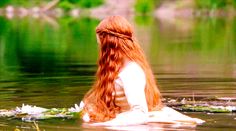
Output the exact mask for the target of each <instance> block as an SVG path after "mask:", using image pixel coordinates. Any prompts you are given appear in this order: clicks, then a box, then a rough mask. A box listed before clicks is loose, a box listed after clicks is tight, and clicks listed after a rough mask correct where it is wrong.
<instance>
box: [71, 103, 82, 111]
mask: <svg viewBox="0 0 236 131" xmlns="http://www.w3.org/2000/svg"><path fill="white" fill-rule="evenodd" d="M81 110H82V108H80V107H79V106H78V105H77V104H75V107H71V108H69V109H68V111H70V112H80V111H81Z"/></svg>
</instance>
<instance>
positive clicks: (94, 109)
mask: <svg viewBox="0 0 236 131" xmlns="http://www.w3.org/2000/svg"><path fill="white" fill-rule="evenodd" d="M96 33H97V41H98V44H99V48H100V50H99V60H98V70H97V73H96V81H95V83H94V85H93V87H92V89H90V91H89V92H88V93H87V94H86V95H85V96H84V99H83V102H84V109H83V119H84V120H85V121H87V122H98V123H95V124H94V125H106V126H118V125H133V124H144V123H147V122H179V121H185V122H193V123H198V122H199V121H200V120H199V119H195V118H190V117H188V116H185V115H183V114H181V113H179V112H177V111H174V110H173V109H170V108H168V107H164V106H163V104H162V102H161V94H160V92H159V90H158V88H157V86H156V83H155V78H154V76H153V73H152V70H151V68H150V66H149V64H148V62H147V60H146V58H145V55H144V53H143V51H142V49H141V48H140V46H139V44H138V43H137V42H136V40H135V38H134V35H133V29H132V27H131V25H130V24H129V22H128V21H127V20H126V19H124V18H123V17H121V16H110V17H108V18H106V19H104V20H102V21H101V22H100V24H99V25H98V26H97V28H96Z"/></svg>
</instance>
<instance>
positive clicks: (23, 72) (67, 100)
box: [0, 16, 236, 131]
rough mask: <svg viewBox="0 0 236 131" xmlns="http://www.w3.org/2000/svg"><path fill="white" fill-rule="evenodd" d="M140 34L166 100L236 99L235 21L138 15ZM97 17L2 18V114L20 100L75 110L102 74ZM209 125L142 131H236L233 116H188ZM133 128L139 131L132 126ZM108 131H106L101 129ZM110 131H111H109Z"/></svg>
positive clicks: (5, 123)
mask: <svg viewBox="0 0 236 131" xmlns="http://www.w3.org/2000/svg"><path fill="white" fill-rule="evenodd" d="M129 21H130V22H131V23H132V24H133V25H134V28H135V33H136V36H137V38H138V40H139V42H140V44H141V46H142V47H143V49H144V51H145V53H146V55H147V58H148V60H149V62H150V64H151V67H152V68H153V71H154V73H155V77H156V79H157V82H158V85H159V88H160V90H161V92H162V94H163V96H164V97H165V98H166V97H171V98H175V99H183V98H189V97H192V96H194V97H196V98H197V97H198V98H211V97H235V96H236V18H205V17H204V18H194V19H193V18H189V19H183V18H182V19H181V18H179V19H168V20H166V19H165V20H163V19H161V20H160V19H156V18H152V17H138V16H137V17H132V18H130V19H129ZM98 23H99V20H98V19H93V18H88V17H80V18H71V17H63V18H60V19H50V20H48V19H36V18H30V17H28V18H24V19H23V18H14V19H6V18H4V17H0V109H3V108H7V109H10V108H15V107H16V106H21V104H22V103H25V104H31V105H37V106H41V107H46V108H52V107H71V106H73V105H74V104H75V103H79V102H80V101H81V99H82V98H83V95H84V94H85V92H86V91H87V90H89V88H90V87H91V85H92V83H93V80H94V73H95V71H96V59H97V53H98V51H97V44H96V39H95V31H94V30H95V27H96V25H97V24H98ZM186 114H188V115H190V116H193V117H198V118H202V119H204V120H206V123H205V124H203V125H199V126H197V127H179V128H176V127H171V126H169V125H155V124H153V125H148V126H147V127H136V129H143V130H148V129H149V130H155V129H164V130H177V129H180V130H181V129H189V130H195V129H196V130H206V129H207V130H214V131H215V130H234V129H235V128H236V115H235V114H234V113H220V114H212V113H211V114H207V113H186ZM38 124H39V127H40V129H42V130H46V131H50V130H98V129H97V128H96V129H95V128H90V127H86V126H85V125H83V124H82V122H81V120H62V119H59V120H44V121H39V122H38ZM32 125H33V124H32V123H27V122H21V121H19V120H11V119H2V118H1V119H0V130H13V129H15V128H19V129H22V130H32V129H33V128H32ZM130 129H133V128H130ZM101 130H103V129H101ZM104 130H105V129H104Z"/></svg>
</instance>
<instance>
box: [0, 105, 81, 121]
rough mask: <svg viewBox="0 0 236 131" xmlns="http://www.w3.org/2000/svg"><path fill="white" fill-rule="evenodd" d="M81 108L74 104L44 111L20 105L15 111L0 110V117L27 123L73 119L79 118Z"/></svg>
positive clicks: (44, 109) (43, 109)
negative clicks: (53, 119)
mask: <svg viewBox="0 0 236 131" xmlns="http://www.w3.org/2000/svg"><path fill="white" fill-rule="evenodd" d="M81 106H82V104H81V105H80V107H79V106H78V105H77V104H75V106H74V107H71V108H51V109H46V108H42V107H37V106H32V105H24V104H22V106H21V107H16V108H15V109H11V110H7V109H1V110H0V117H8V118H15V119H21V120H22V121H27V122H31V121H34V120H41V119H52V118H66V119H73V118H78V117H79V116H80V112H81V110H82V108H81Z"/></svg>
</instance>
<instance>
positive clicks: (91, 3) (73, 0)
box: [0, 0, 104, 10]
mask: <svg viewBox="0 0 236 131" xmlns="http://www.w3.org/2000/svg"><path fill="white" fill-rule="evenodd" d="M50 1H52V0H31V1H28V0H0V7H3V6H6V5H7V4H10V5H14V6H25V7H31V6H39V5H42V4H45V3H46V2H50ZM103 3H104V0H60V2H59V7H61V8H63V9H65V10H69V9H72V8H74V7H76V6H78V7H81V8H91V7H96V6H99V5H101V4H103Z"/></svg>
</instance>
